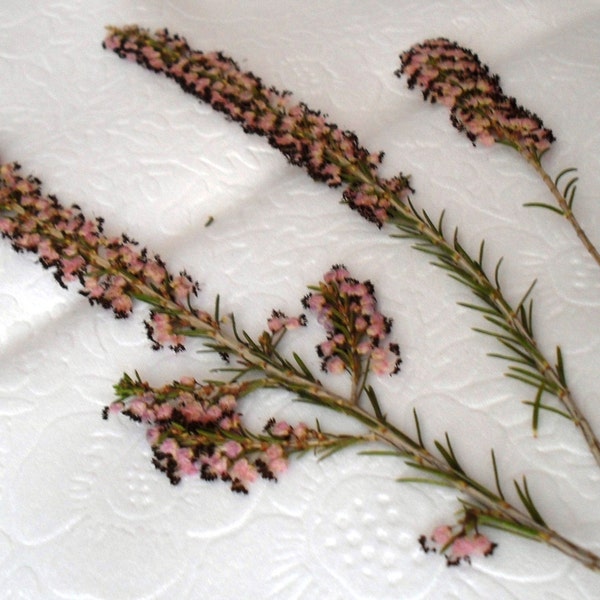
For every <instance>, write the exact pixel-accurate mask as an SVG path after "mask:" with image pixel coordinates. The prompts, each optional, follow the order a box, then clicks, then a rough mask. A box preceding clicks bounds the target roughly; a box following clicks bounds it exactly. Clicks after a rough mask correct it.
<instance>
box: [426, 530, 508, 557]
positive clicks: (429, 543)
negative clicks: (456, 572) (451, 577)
mask: <svg viewBox="0 0 600 600" xmlns="http://www.w3.org/2000/svg"><path fill="white" fill-rule="evenodd" d="M419 543H420V544H421V547H422V548H423V550H424V551H425V552H440V553H441V554H443V555H444V556H445V557H446V563H447V564H448V566H456V565H459V564H460V562H461V561H464V562H467V563H470V562H471V558H472V557H474V556H490V555H491V554H492V553H493V552H494V549H495V548H496V545H497V544H495V543H494V542H491V541H490V539H489V538H488V537H487V536H485V535H483V534H481V533H479V532H477V531H476V530H474V531H472V532H470V533H467V532H466V531H465V529H464V528H463V527H461V528H460V530H459V531H458V532H456V531H455V530H454V529H453V528H452V527H450V525H440V526H439V527H436V528H435V529H434V531H433V533H432V534H431V536H430V537H429V538H427V537H426V536H424V535H422V536H421V537H420V538H419Z"/></svg>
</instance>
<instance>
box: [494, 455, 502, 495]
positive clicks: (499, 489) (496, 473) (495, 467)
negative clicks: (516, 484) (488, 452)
mask: <svg viewBox="0 0 600 600" xmlns="http://www.w3.org/2000/svg"><path fill="white" fill-rule="evenodd" d="M492 467H493V468H494V481H495V482H496V490H498V496H500V498H502V500H504V494H503V493H502V487H501V486H500V477H499V475H498V464H497V463H496V455H495V454H494V450H493V448H492Z"/></svg>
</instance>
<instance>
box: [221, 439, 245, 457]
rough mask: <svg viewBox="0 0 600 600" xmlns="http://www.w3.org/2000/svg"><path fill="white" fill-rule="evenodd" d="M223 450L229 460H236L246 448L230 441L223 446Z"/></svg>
mask: <svg viewBox="0 0 600 600" xmlns="http://www.w3.org/2000/svg"><path fill="white" fill-rule="evenodd" d="M221 449H222V451H223V452H224V453H225V456H227V458H231V459H234V458H237V457H238V456H239V455H240V454H241V453H242V450H243V449H244V448H243V446H242V445H241V444H240V443H239V442H236V441H234V440H229V441H227V442H225V443H224V444H223V445H222V446H221Z"/></svg>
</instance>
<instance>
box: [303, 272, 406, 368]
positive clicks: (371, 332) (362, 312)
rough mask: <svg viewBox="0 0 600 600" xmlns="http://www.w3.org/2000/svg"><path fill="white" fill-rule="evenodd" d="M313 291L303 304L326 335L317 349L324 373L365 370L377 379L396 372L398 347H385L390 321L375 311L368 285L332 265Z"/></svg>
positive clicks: (371, 289) (304, 299)
mask: <svg viewBox="0 0 600 600" xmlns="http://www.w3.org/2000/svg"><path fill="white" fill-rule="evenodd" d="M312 289H314V290H315V291H314V292H311V293H310V294H308V295H306V296H305V297H304V298H303V299H302V304H303V306H304V307H305V308H307V309H309V310H310V311H312V312H314V313H316V316H317V320H318V322H319V323H320V324H321V325H322V326H323V328H324V329H325V331H326V334H327V336H326V339H325V341H323V342H321V343H320V344H319V345H318V346H317V354H318V356H319V358H321V359H322V361H321V369H322V370H323V371H325V372H327V373H332V374H341V373H344V372H348V373H352V374H354V375H355V376H359V375H360V374H361V373H362V372H365V371H366V370H367V369H370V370H371V371H372V372H373V373H375V374H376V375H384V374H389V375H393V374H395V373H397V372H398V371H399V368H400V362H401V361H400V349H399V346H398V344H395V343H387V344H386V343H385V340H386V338H387V336H388V335H389V333H390V332H391V329H392V320H391V319H389V318H388V317H386V316H384V315H383V314H382V313H380V312H379V311H378V310H377V299H376V297H375V288H374V286H373V284H372V283H371V282H370V281H362V282H360V281H358V280H357V279H354V278H353V277H351V275H350V273H349V271H348V270H347V269H346V267H344V266H343V265H334V266H333V267H332V268H331V270H330V271H328V272H327V273H325V275H324V276H323V281H321V283H320V284H319V285H318V286H314V287H313V288H312Z"/></svg>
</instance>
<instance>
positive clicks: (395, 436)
mask: <svg viewBox="0 0 600 600" xmlns="http://www.w3.org/2000/svg"><path fill="white" fill-rule="evenodd" d="M3 175H4V176H5V177H6V180H5V182H4V183H5V184H6V187H5V188H4V189H2V192H3V193H2V205H1V209H2V213H3V215H2V216H1V218H0V227H2V230H3V235H4V236H6V237H10V238H12V239H13V245H14V247H15V249H16V250H24V249H28V250H31V251H34V250H35V249H36V248H37V251H38V252H39V253H40V261H41V262H42V264H44V266H46V267H48V266H54V267H56V268H57V269H58V271H57V273H56V275H58V277H57V279H58V281H59V283H61V284H62V285H64V284H65V281H64V279H65V278H69V277H70V275H69V274H70V271H69V269H68V266H69V264H70V263H69V261H71V260H73V257H74V256H76V257H77V258H78V259H80V260H81V261H83V263H84V264H83V265H82V264H79V263H78V264H79V266H78V269H83V266H84V265H85V266H86V270H85V271H84V272H85V273H87V274H88V275H89V276H93V274H94V273H97V272H102V273H104V274H105V275H107V276H109V277H111V278H112V279H111V281H115V280H117V279H123V280H124V281H125V283H126V285H125V286H124V287H123V286H122V288H121V289H123V290H127V292H128V293H129V294H131V296H132V297H134V298H138V299H139V300H140V301H142V302H144V303H147V304H149V305H150V306H152V307H153V309H157V310H159V311H161V312H160V313H159V314H169V315H172V316H173V317H176V319H177V327H178V329H179V328H181V329H182V331H177V332H176V333H178V334H184V335H187V336H188V337H200V338H203V339H204V340H206V341H205V343H206V345H207V347H208V348H210V349H211V350H213V351H214V352H218V353H220V354H223V353H227V354H231V355H232V356H234V357H235V358H236V359H237V361H238V363H239V365H240V368H239V369H236V370H238V372H239V373H240V376H241V375H251V374H253V373H254V374H258V378H255V379H250V380H248V381H247V382H246V383H245V384H244V385H245V386H246V387H247V388H248V390H251V389H258V388H260V387H276V388H280V389H285V390H288V391H290V392H292V393H295V394H297V396H298V397H299V399H300V400H302V401H306V402H310V403H314V404H318V405H320V406H322V407H326V408H329V409H331V410H334V411H336V412H339V413H342V414H344V415H346V416H348V417H350V418H352V419H354V420H355V421H357V422H359V423H361V424H362V425H364V426H365V427H366V429H367V432H366V433H365V435H361V436H339V437H338V438H335V436H334V438H332V439H331V440H327V439H323V440H321V439H316V440H315V444H314V447H315V448H321V449H324V450H325V452H327V451H335V450H336V449H339V448H340V447H345V446H347V445H349V444H354V443H358V442H380V443H383V444H385V445H386V446H388V447H389V448H390V449H392V450H393V451H392V454H393V455H395V456H398V457H401V458H402V459H403V460H405V461H406V462H407V463H408V464H409V466H412V467H414V468H417V469H421V470H424V471H425V472H426V473H427V474H428V477H429V479H428V482H429V483H434V484H436V485H442V486H446V487H448V486H449V487H452V488H454V489H455V490H457V492H459V494H460V495H461V497H462V498H464V499H465V500H464V504H465V505H466V506H467V507H468V510H469V512H470V514H471V515H475V517H476V519H477V522H478V523H480V524H482V525H490V526H493V527H497V528H501V529H503V530H506V531H509V532H511V533H514V534H519V535H522V536H526V537H528V538H531V539H534V540H536V541H540V542H544V543H546V544H548V545H550V546H552V547H554V548H556V549H557V550H559V551H561V552H563V553H564V554H566V555H568V556H570V557H572V558H573V559H575V560H578V561H579V562H581V563H582V564H584V565H585V566H586V567H588V568H590V569H592V570H600V558H599V557H597V556H596V555H594V554H593V553H592V552H590V551H588V550H586V549H584V548H581V547H579V546H578V545H577V544H574V543H572V542H570V541H569V540H567V539H566V538H564V537H562V536H560V535H559V534H558V533H556V532H554V531H553V530H551V529H549V528H548V527H547V526H546V525H545V523H544V522H543V521H542V520H541V517H539V513H537V510H535V509H534V508H533V509H532V506H533V505H532V503H531V500H530V498H529V494H528V492H527V493H526V496H525V500H523V495H522V494H519V495H520V496H521V499H522V500H523V504H524V507H525V508H526V510H527V512H524V511H523V510H520V509H518V508H517V507H515V506H514V505H512V504H510V503H508V502H507V501H506V500H505V499H504V497H503V495H502V493H501V492H500V490H498V493H496V492H493V491H491V490H490V489H488V488H487V487H486V486H485V485H483V484H481V483H479V482H478V481H477V480H475V479H474V478H471V477H470V476H469V475H468V474H467V473H466V471H465V470H464V469H463V468H462V467H461V466H460V465H459V463H458V461H457V459H456V457H455V455H454V453H453V451H452V450H451V448H450V442H449V439H448V437H446V439H447V443H448V450H446V451H445V450H444V449H443V447H442V446H441V445H440V444H438V443H437V442H436V443H435V445H436V447H437V449H438V450H439V451H440V455H441V457H438V456H436V455H434V454H433V453H431V452H430V451H429V450H428V449H427V448H426V447H425V444H424V443H423V440H422V437H421V433H420V427H419V425H418V421H417V422H416V424H417V431H418V440H415V439H413V438H412V437H411V436H410V435H408V434H406V433H405V432H404V431H402V430H401V429H400V428H398V427H396V426H394V425H392V424H391V423H389V422H388V421H387V419H386V417H385V416H384V415H383V413H382V412H381V410H380V408H379V406H378V403H377V401H376V399H375V398H374V396H371V397H370V399H371V402H372V406H373V409H374V412H373V413H371V412H369V411H367V410H365V409H364V408H362V407H361V406H359V405H358V404H357V403H355V402H354V399H353V398H351V399H346V398H345V397H343V396H341V395H338V394H335V393H333V392H330V391H328V390H327V389H326V388H325V387H324V386H323V385H322V384H321V383H320V382H319V381H318V380H317V379H315V378H314V377H313V376H312V375H311V374H310V372H309V371H308V370H306V368H305V367H304V368H303V369H302V371H299V370H298V369H297V368H294V367H293V365H292V363H289V362H287V361H286V360H285V359H283V358H282V357H280V356H279V355H278V354H276V353H274V352H271V353H265V352H263V351H261V349H260V348H261V347H260V346H259V345H256V344H254V343H253V342H252V341H251V340H250V338H246V341H244V340H243V339H242V338H240V337H239V336H238V334H237V332H236V329H235V322H234V321H233V317H232V320H231V323H232V328H233V332H231V331H229V328H227V330H226V329H225V328H224V327H223V324H224V323H225V322H224V321H222V320H221V319H220V318H219V316H218V311H216V313H215V317H214V318H213V317H211V316H210V315H208V313H206V312H203V311H198V310H195V309H194V308H193V307H192V306H191V305H190V306H188V307H186V306H183V305H182V304H181V303H180V302H178V301H177V300H176V299H174V298H171V297H170V296H168V295H165V293H167V292H168V290H169V288H168V287H164V286H163V287H160V286H159V287H154V286H153V285H152V284H150V283H148V281H149V280H151V273H150V272H146V270H145V269H144V270H141V271H139V272H130V271H129V270H128V269H127V268H124V267H123V266H121V265H118V264H114V263H113V262H112V261H111V259H110V255H109V254H107V256H103V255H102V253H104V254H106V253H107V251H108V250H109V249H110V248H111V244H113V241H111V239H109V238H106V237H104V236H103V235H102V232H101V230H100V229H99V228H96V229H94V228H93V225H92V224H91V223H90V222H89V221H85V219H84V218H83V215H81V214H80V213H79V212H77V211H75V212H74V211H68V210H64V209H62V207H60V205H58V203H54V204H51V205H49V204H48V202H47V201H46V199H44V198H42V197H41V195H40V194H39V188H38V185H39V182H37V180H32V179H30V180H24V179H22V178H19V177H18V176H15V170H14V168H13V169H11V168H10V167H8V168H6V169H5V171H4V173H3ZM0 189H1V188H0ZM21 202H23V203H25V204H26V206H28V207H29V208H28V210H26V209H25V208H24V206H21V205H20V203H21ZM32 205H33V206H35V210H31V206H32ZM36 210H39V211H40V212H39V213H36V212H35V211H36ZM415 218H416V217H415ZM61 224H62V226H63V228H60V227H59V225H61ZM441 239H442V240H443V236H442V238H441ZM125 240H126V238H125V236H123V237H122V238H120V241H118V242H117V243H118V244H125V243H126V241H125ZM48 243H50V245H51V246H52V244H54V246H53V247H54V248H55V250H56V252H55V254H52V253H51V252H50V251H49V250H50V248H49V247H48ZM59 250H60V252H63V253H64V255H63V256H62V258H61V255H60V254H58V251H59ZM75 251H76V252H75ZM112 251H113V252H114V247H113V250H112ZM42 252H43V255H42ZM115 256H116V257H117V258H118V256H119V255H118V254H115ZM139 257H141V258H144V257H146V258H147V256H146V253H145V251H142V252H141V253H140V254H139ZM44 261H46V262H44ZM144 265H146V266H148V267H152V269H155V268H156V266H157V265H159V266H160V267H161V268H162V267H163V265H160V264H159V263H158V257H157V258H156V262H153V263H151V262H149V261H148V262H145V263H144ZM152 269H150V271H152ZM80 277H81V278H82V279H85V277H84V275H83V273H82V272H80ZM164 277H165V278H171V279H170V280H172V276H170V275H168V273H167V272H166V270H165V275H164ZM83 283H84V282H83V281H82V284H83ZM188 283H190V285H191V280H190V281H189V282H188ZM189 289H193V286H191V287H190V288H189ZM188 300H189V296H188ZM102 305H103V306H105V307H106V308H113V310H115V312H116V314H117V316H127V314H124V313H123V312H122V311H123V310H124V309H122V308H118V307H115V306H112V307H111V306H109V305H105V304H102ZM119 306H120V305H119ZM299 365H300V366H301V367H303V364H302V363H301V362H300V363H299ZM132 381H133V380H127V381H126V383H127V385H128V386H131V382H132ZM134 383H135V382H134ZM123 385H125V384H122V385H121V392H122V393H124V394H125V395H127V393H126V392H125V391H124V390H125V388H124V387H123ZM117 387H118V386H117ZM125 387H126V386H125ZM305 449H306V448H305ZM250 450H252V448H250ZM302 450H303V448H299V449H298V451H302ZM171 476H172V477H175V474H173V473H171ZM496 476H497V471H496ZM239 485H242V484H239ZM517 489H519V488H517ZM528 513H529V514H528Z"/></svg>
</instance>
